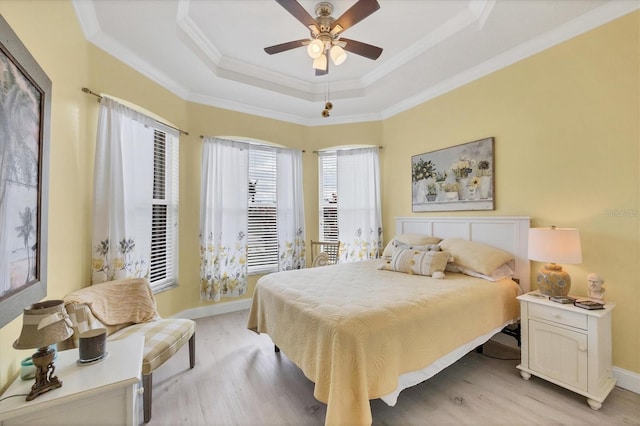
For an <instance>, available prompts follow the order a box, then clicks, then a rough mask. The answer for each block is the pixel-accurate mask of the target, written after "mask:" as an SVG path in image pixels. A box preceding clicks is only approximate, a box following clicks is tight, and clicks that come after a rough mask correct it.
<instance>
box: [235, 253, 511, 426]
mask: <svg viewBox="0 0 640 426" xmlns="http://www.w3.org/2000/svg"><path fill="white" fill-rule="evenodd" d="M379 263H380V261H369V262H356V263H350V264H341V265H335V266H326V267H321V268H311V269H302V270H295V271H287V272H279V273H274V274H270V275H267V276H264V277H262V278H260V280H259V281H258V283H257V285H256V289H255V292H254V296H253V304H252V307H251V311H250V314H249V320H248V325H247V326H248V328H249V329H250V330H253V331H255V332H257V333H267V334H269V336H270V337H271V339H272V340H273V342H274V343H275V344H276V345H277V346H278V347H279V348H280V349H282V351H283V352H284V353H285V354H286V356H287V357H288V358H289V359H290V360H292V361H293V362H294V363H295V364H296V365H297V366H298V367H300V369H301V370H302V371H303V373H304V374H305V375H306V376H307V377H308V378H309V379H310V380H311V381H313V382H314V383H315V388H314V396H315V397H316V398H317V399H318V400H319V401H322V402H324V403H326V404H327V417H326V419H325V424H327V425H345V424H349V425H356V424H371V420H372V419H371V409H370V406H369V400H370V399H375V398H379V397H381V396H384V395H386V394H388V393H390V392H392V391H393V390H394V389H395V388H396V386H397V378H398V376H400V375H401V374H403V373H406V372H409V371H414V370H418V369H422V368H425V367H426V366H428V365H430V364H431V363H432V362H434V361H435V360H436V359H438V358H440V357H441V356H443V355H445V354H447V353H449V352H451V351H452V350H453V349H455V348H457V347H458V346H460V345H462V344H464V343H467V342H469V341H471V340H472V339H473V338H475V337H476V336H479V335H482V334H485V333H488V332H489V331H490V330H492V329H494V328H496V327H499V326H500V325H501V324H504V323H506V322H508V321H509V320H515V319H517V318H518V316H519V306H518V303H517V300H516V296H517V295H518V291H519V289H518V286H517V285H516V284H515V283H514V282H513V281H511V280H502V281H500V282H490V281H486V280H482V279H479V278H473V277H469V276H466V275H462V274H455V273H447V276H446V278H445V279H444V280H436V279H433V278H430V277H425V276H416V275H408V274H403V273H400V272H391V271H382V270H378V269H376V266H377V265H378V264H379Z"/></svg>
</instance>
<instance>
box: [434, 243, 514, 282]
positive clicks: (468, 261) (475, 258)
mask: <svg viewBox="0 0 640 426" xmlns="http://www.w3.org/2000/svg"><path fill="white" fill-rule="evenodd" d="M440 248H442V250H444V251H446V252H449V253H450V254H451V256H453V264H454V266H458V267H461V268H464V269H470V270H472V271H475V272H479V273H481V274H484V275H491V274H492V273H493V272H494V271H495V270H496V269H498V267H500V266H502V265H504V264H505V263H507V262H510V261H512V260H513V259H514V258H513V255H512V254H510V253H507V252H506V251H503V250H500V249H498V248H495V247H492V246H490V245H487V244H483V243H479V242H476V241H468V240H463V239H461V238H447V239H444V240H442V241H441V242H440Z"/></svg>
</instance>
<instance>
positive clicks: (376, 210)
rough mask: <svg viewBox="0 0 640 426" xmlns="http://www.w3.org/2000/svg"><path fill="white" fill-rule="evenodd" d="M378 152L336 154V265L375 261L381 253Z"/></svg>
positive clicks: (352, 151)
mask: <svg viewBox="0 0 640 426" xmlns="http://www.w3.org/2000/svg"><path fill="white" fill-rule="evenodd" d="M378 151H379V150H378V148H377V147H371V148H358V149H348V150H338V151H337V152H336V156H337V173H336V174H337V188H338V239H339V240H340V243H341V248H340V251H341V253H340V262H356V261H360V260H367V259H375V258H378V257H379V255H380V253H382V213H381V211H382V209H381V202H380V165H379V160H378V157H379V155H378Z"/></svg>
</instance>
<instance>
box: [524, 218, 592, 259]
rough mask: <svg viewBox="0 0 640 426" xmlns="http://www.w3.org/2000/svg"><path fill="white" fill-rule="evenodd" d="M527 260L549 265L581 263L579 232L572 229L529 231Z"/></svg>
mask: <svg viewBox="0 0 640 426" xmlns="http://www.w3.org/2000/svg"><path fill="white" fill-rule="evenodd" d="M529 259H531V260H537V261H540V262H550V263H570V264H577V263H582V246H581V245H580V232H579V231H578V230H577V229H573V228H556V227H551V228H531V229H529Z"/></svg>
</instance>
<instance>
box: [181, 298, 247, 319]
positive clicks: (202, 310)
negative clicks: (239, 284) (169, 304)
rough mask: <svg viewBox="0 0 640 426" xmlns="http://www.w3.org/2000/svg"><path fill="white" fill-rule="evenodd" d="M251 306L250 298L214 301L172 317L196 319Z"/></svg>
mask: <svg viewBox="0 0 640 426" xmlns="http://www.w3.org/2000/svg"><path fill="white" fill-rule="evenodd" d="M250 307H251V299H240V300H232V301H229V302H221V303H214V304H211V305H207V306H199V307H197V308H192V309H187V310H186V311H182V312H179V313H178V314H176V315H174V318H188V319H198V318H204V317H210V316H212V315H222V314H228V313H229V312H236V311H242V310H245V309H249V308H250Z"/></svg>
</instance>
